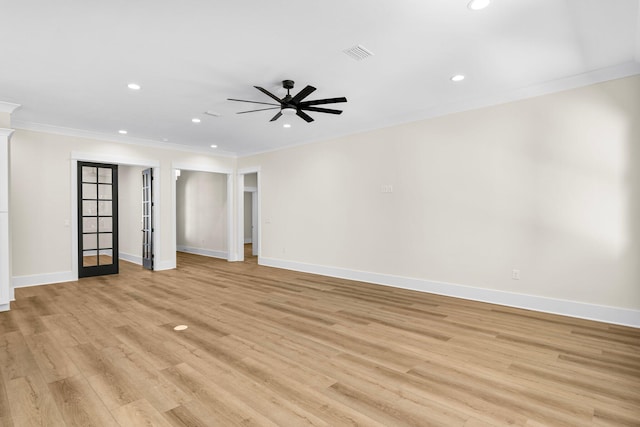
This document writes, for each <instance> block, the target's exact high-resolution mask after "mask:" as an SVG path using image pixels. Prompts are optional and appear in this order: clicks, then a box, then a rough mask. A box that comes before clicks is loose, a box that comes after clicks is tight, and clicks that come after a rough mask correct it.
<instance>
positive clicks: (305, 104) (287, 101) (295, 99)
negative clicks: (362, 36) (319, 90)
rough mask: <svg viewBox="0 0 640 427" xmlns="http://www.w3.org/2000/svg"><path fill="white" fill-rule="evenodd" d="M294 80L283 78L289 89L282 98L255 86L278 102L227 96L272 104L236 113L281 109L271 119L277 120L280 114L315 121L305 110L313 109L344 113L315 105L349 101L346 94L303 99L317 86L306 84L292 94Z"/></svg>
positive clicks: (315, 110)
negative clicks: (335, 96) (336, 96)
mask: <svg viewBox="0 0 640 427" xmlns="http://www.w3.org/2000/svg"><path fill="white" fill-rule="evenodd" d="M293 85H294V82H293V80H283V81H282V87H283V88H285V89H286V90H287V95H286V96H285V97H284V98H282V99H280V98H278V97H277V96H275V95H274V94H272V93H271V92H269V91H268V90H266V89H264V88H261V87H260V86H254V87H255V88H256V89H258V90H259V91H260V92H262V93H264V94H265V95H267V96H268V97H269V98H271V99H272V100H274V101H276V102H277V104H274V103H273V102H261V101H247V100H245V99H235V98H227V99H228V100H229V101H238V102H248V103H250V104H261V105H272V106H273V107H268V108H259V109H257V110H248V111H240V112H238V113H236V114H245V113H253V112H255V111H265V110H280V111H278V112H277V113H276V115H275V116H273V118H272V119H271V120H270V121H272V122H273V121H275V120H278V119H279V118H280V116H283V115H285V116H292V115H294V114H295V115H296V116H298V117H300V118H301V119H303V120H304V121H306V122H307V123H310V122H312V121H313V118H312V117H311V116H310V115H308V114H307V113H305V111H313V112H316V113H329V114H342V110H334V109H332V108H321V107H315V105H322V104H335V103H338V102H347V98H345V97H344V96H342V97H339V98H326V99H314V100H312V101H303V99H305V98H306V97H307V96H309V95H311V94H312V93H313V92H315V90H316V88H315V87H313V86H308V85H307V86H306V87H305V88H304V89H302V90H301V91H300V92H298V93H297V94H296V95H295V96H291V94H290V93H289V91H290V90H291V89H293Z"/></svg>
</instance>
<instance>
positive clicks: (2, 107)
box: [0, 101, 22, 114]
mask: <svg viewBox="0 0 640 427" xmlns="http://www.w3.org/2000/svg"><path fill="white" fill-rule="evenodd" d="M20 107H22V106H21V105H20V104H14V103H12V102H4V101H0V113H9V114H11V113H13V112H14V111H16V110H17V109H18V108H20Z"/></svg>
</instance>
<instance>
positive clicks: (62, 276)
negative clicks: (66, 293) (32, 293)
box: [12, 271, 78, 288]
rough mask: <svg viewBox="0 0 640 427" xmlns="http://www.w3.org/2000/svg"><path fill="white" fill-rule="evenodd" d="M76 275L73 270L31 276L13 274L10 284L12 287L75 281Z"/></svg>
mask: <svg viewBox="0 0 640 427" xmlns="http://www.w3.org/2000/svg"><path fill="white" fill-rule="evenodd" d="M77 280H78V275H77V274H74V272H73V271H61V272H59V273H46V274H34V275H31V276H14V277H13V280H12V285H13V287H14V288H26V287H29V286H40V285H51V284H53V283H63V282H75V281H77Z"/></svg>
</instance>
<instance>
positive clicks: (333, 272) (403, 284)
mask: <svg viewBox="0 0 640 427" xmlns="http://www.w3.org/2000/svg"><path fill="white" fill-rule="evenodd" d="M258 263H259V264H260V265H264V266H267V267H276V268H283V269H286V270H293V271H301V272H305V273H313V274H320V275H323V276H329V277H338V278H341V279H348V280H356V281H360V282H367V283H374V284H377V285H385V286H391V287H395V288H401V289H409V290H413V291H420V292H427V293H432V294H438V295H445V296H450V297H455V298H462V299H467V300H473V301H481V302H486V303H491V304H497V305H503V306H508V307H515V308H523V309H527V310H533V311H539V312H543V313H551V314H559V315H562V316H569V317H576V318H580V319H587V320H595V321H598V322H605V323H613V324H617V325H624V326H631V327H634V328H640V310H632V309H626V308H619V307H609V306H603V305H596V304H588V303H583V302H577V301H568V300H561V299H554V298H546V297H540V296H535V295H526V294H517V293H512V292H505V291H499V290H494V289H484V288H476V287H472V286H465V285H458V284H453V283H443V282H434V281H430V280H423V279H413V278H409V277H402V276H394V275H390V274H379V273H370V272H366V271H358V270H349V269H345V268H338V267H328V266H323V265H315V264H306V263H301V262H295V261H287V260H282V259H276V258H264V257H261V258H259V260H258Z"/></svg>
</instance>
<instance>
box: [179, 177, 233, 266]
mask: <svg viewBox="0 0 640 427" xmlns="http://www.w3.org/2000/svg"><path fill="white" fill-rule="evenodd" d="M175 196H176V199H175V200H176V202H175V209H176V216H175V219H176V235H175V236H176V251H177V252H178V253H190V254H196V255H202V256H207V257H211V258H220V259H224V260H226V259H228V258H229V233H228V229H229V221H230V219H229V205H230V203H229V196H230V194H229V192H228V175H227V174H224V173H218V172H209V171H197V170H188V169H176V170H175ZM181 259H185V256H180V257H179V256H178V255H177V254H176V264H177V265H179V261H180V260H181Z"/></svg>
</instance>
